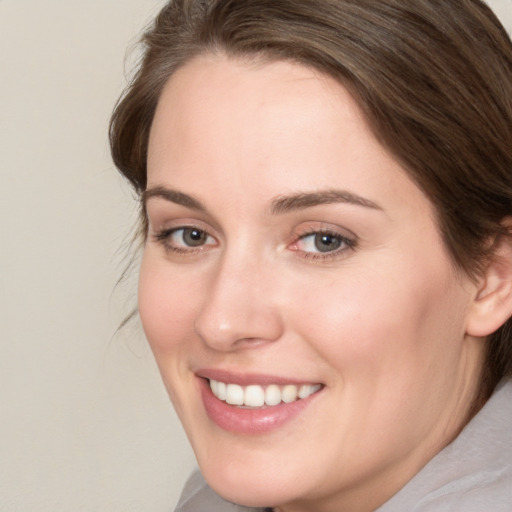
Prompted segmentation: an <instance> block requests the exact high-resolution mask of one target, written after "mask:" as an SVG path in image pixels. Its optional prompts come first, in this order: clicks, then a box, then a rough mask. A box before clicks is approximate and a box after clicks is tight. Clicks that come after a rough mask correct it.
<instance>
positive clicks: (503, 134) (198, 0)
mask: <svg viewBox="0 0 512 512" xmlns="http://www.w3.org/2000/svg"><path fill="white" fill-rule="evenodd" d="M142 43H143V46H144V54H143V58H142V61H141V65H140V67H139V69H138V72H137V73H136V75H135V77H134V79H133V80H132V82H131V84H130V85H129V87H128V88H127V90H126V91H125V94H124V95H123V96H122V98H121V99H120V101H119V103H118V104H117V106H116V108H115V111H114V113H113V115H112V119H111V125H110V143H111V150H112V156H113V159H114V163H115V164H116V166H117V167H118V168H119V170H120V171H121V172H122V174H123V175H124V176H125V177H126V178H127V179H128V180H129V181H130V182H131V184H132V185H133V186H134V188H135V190H136V191H137V192H138V193H139V194H140V193H141V192H143V191H144V189H145V187H146V178H147V176H146V159H147V148H148V139H149V132H150V128H151V124H152V120H153V115H154V112H155V109H156V105H157V103H158V99H159V96H160V93H161V91H162V88H163V87H164V85H165V83H166V82H167V80H168V79H169V77H170V76H171V75H172V74H173V73H174V72H175V71H176V69H178V68H179V67H180V66H182V65H183V64H185V63H186V62H188V61H189V60H191V59H192V58H193V57H194V56H196V55H199V54H202V53H207V52H210V53H212V52H213V53H215V52H223V53H225V54H227V55H231V56H241V57H250V56H262V57H264V58H267V59H285V60H292V61H294V62H298V63H301V64H304V65H306V66H309V67H313V68H315V69H317V70H319V71H321V72H322V73H326V74H328V75H330V76H332V77H334V78H336V79H337V80H339V81H340V82H341V83H342V85H344V86H345V87H347V89H348V90H349V91H350V92H351V93H352V94H353V96H354V98H355V99H356V101H357V102H358V104H359V106H360V107H361V108H362V110H363V112H364V113H365V115H366V118H367V120H368V122H369V125H370V126H371V128H372V129H373V131H374V133H375V135H376V137H377V138H378V139H379V140H380V142H381V143H382V144H383V145H384V146H385V147H387V148H388V149H389V150H390V151H391V152H392V154H394V156H395V157H396V158H397V159H398V160H399V161H400V162H401V164H402V165H403V167H404V169H405V171H406V172H407V173H408V174H409V176H410V177H411V179H413V180H414V181H415V182H416V184H417V185H418V186H419V187H420V188H421V189H422V190H423V192H424V193H425V194H426V195H427V197H428V198H429V199H430V200H431V202H432V203H433V205H434V206H435V209H436V212H437V216H438V222H439V226H440V229H441V231H442V234H443V237H444V240H445V243H446V246H447V247H448V248H449V251H450V253H451V256H452V259H453V261H454V263H455V264H456V265H457V266H458V267H459V268H461V269H462V270H464V271H465V272H466V273H467V274H468V275H470V276H472V277H476V276H478V275H479V274H480V273H481V272H482V270H483V268H484V267H485V264H486V262H487V261H488V259H489V258H490V257H492V248H493V244H490V243H489V241H492V240H494V241H496V240H498V239H499V238H500V237H502V236H509V233H508V231H506V230H505V228H504V223H503V221H504V219H505V218H506V217H508V216H511V215H512V43H511V41H510V38H509V36H508V35H507V33H506V31H505V29H504V28H503V26H502V25H501V24H500V22H499V21H498V19H497V18H496V16H495V15H494V14H493V13H492V11H491V10H490V9H489V8H488V7H487V6H486V5H485V4H484V3H483V2H481V1H480V0H321V1H319V0H174V1H170V2H169V3H168V4H166V6H165V7H164V8H163V9H162V11H161V12H160V14H159V15H158V16H157V18H156V19H155V21H154V23H153V25H152V26H151V27H150V28H149V30H148V31H147V32H146V33H145V35H144V37H143V40H142ZM142 221H143V224H144V225H145V217H144V215H143V218H142ZM488 347H489V348H488V355H487V364H486V368H485V369H484V377H483V379H484V386H483V387H482V389H485V391H484V393H485V394H488V393H490V391H492V389H493V388H494V387H495V385H496V384H497V382H498V381H499V380H500V379H501V378H502V377H503V376H505V375H512V321H511V320H509V321H508V322H507V323H506V324H505V325H504V326H503V327H501V328H500V329H499V330H498V331H497V332H495V333H494V334H492V335H491V336H490V337H489V340H488Z"/></svg>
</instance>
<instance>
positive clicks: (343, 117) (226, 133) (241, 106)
mask: <svg viewBox="0 0 512 512" xmlns="http://www.w3.org/2000/svg"><path fill="white" fill-rule="evenodd" d="M255 177H257V183H255V182H254V180H255ZM160 185H166V186H167V185H168V186H171V187H173V188H180V189H182V190H183V191H184V192H187V193H192V194H193V195H198V194H199V195H201V194H203V192H205V193H207V192H212V193H213V192H217V193H218V194H220V195H221V194H222V193H225V191H226V187H229V189H230V190H231V192H232V193H238V194H245V196H246V197H247V196H248V195H251V196H254V197H258V196H260V197H261V198H262V199H268V198H269V196H275V195H278V194H280V193H289V192H300V191H302V190H307V191H311V190H317V189H330V188H333V187H338V188H339V187H343V188H344V189H349V190H352V191H353V192H355V193H357V194H359V195H365V197H367V199H368V200H370V201H375V202H376V203H380V199H381V198H380V196H382V193H383V192H389V195H390V196H393V195H396V193H397V190H395V189H397V188H398V189H399V190H398V194H399V195H400V196H401V197H402V198H403V199H407V198H409V197H415V196H422V194H421V192H420V191H419V190H418V189H417V187H416V186H415V185H413V184H412V182H411V181H410V180H409V179H408V177H407V175H406V174H405V172H404V171H403V169H402V168H401V167H400V165H399V164H398V163H397V162H396V161H395V159H394V158H393V157H392V156H391V155H390V154H389V153H388V152H387V150H386V149H385V148H384V147H382V146H381V145H380V144H379V143H378V142H377V140H376V139H375V137H374V136H373V134H372V131H371V129H370V127H369V126H368V124H367V122H366V120H365V118H364V116H363V114H362V111H361V109H360V108H359V106H358V105H357V103H356V102H355V101H354V99H353V98H352V96H351V95H350V93H349V92H348V91H347V90H346V89H345V88H344V87H343V86H341V85H340V84H339V83H338V82H337V81H335V80H334V79H332V78H330V77H327V76H325V75H322V74H320V73H319V72H317V71H315V70H312V69H310V68H307V67H304V66H301V65H298V64H295V63H291V62H286V61H277V62H266V63H265V62H261V61H249V60H234V59H231V58H228V57H225V56H219V55H205V56H201V57H198V58H196V59H194V60H192V61H191V62H189V63H188V64H186V65H185V66H183V67H182V68H180V69H179V70H178V71H177V72H176V73H175V74H174V75H173V76H172V77H171V79H170V80H169V81H168V83H167V84H166V86H165V88H164V90H163V93H162V96H161V98H160V101H159V104H158V108H157V111H156V114H155V118H154V122H153V126H152V129H151V136H150V145H149V155H148V186H160ZM404 187H405V188H404ZM405 189H407V190H405ZM409 189H411V190H412V191H413V192H414V193H413V194H412V196H411V193H410V190H409ZM363 192H364V194H361V193H363ZM372 196H373V197H372ZM423 199H424V198H423Z"/></svg>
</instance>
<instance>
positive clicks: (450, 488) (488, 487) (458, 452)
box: [175, 380, 512, 512]
mask: <svg viewBox="0 0 512 512" xmlns="http://www.w3.org/2000/svg"><path fill="white" fill-rule="evenodd" d="M264 511H265V509H262V508H248V507H242V506H240V505H235V504H234V503H230V502H228V501H225V500H224V499H222V498H221V497H220V496H218V495H217V494H215V493H214V492H213V491H212V490H211V489H210V488H209V487H208V485H207V484H206V482H205V481H204V479H203V477H202V476H201V474H200V473H199V472H195V473H193V474H192V476H191V477H190V478H189V480H188V482H187V483H186V485H185V488H184V490H183V493H182V496H181V499H180V501H179V503H178V505H177V507H176V509H175V512H264ZM511 511H512V380H507V381H505V382H502V383H501V384H500V385H499V386H498V388H497V389H496V391H495V392H494V394H493V395H492V397H491V398H490V399H489V401H488V402H487V403H486V404H485V406H484V407H483V408H482V409H481V410H480V412H479V413H478V414H477V415H476V416H475V417H474V418H473V419H472V420H471V421H470V422H469V424H468V425H466V427H465V428H464V430H463V431H462V432H461V433H460V434H459V436H458V437H457V438H456V439H455V440H454V441H453V442H452V443H451V444H449V445H448V446H447V447H446V448H445V449H444V450H442V451H441V452H440V453H438V454H437V455H436V456H435V457H434V458H433V459H432V460H431V461H430V462H429V463H428V464H427V465H426V466H425V467H424V468H423V469H422V470H421V471H420V472H419V473H418V474H416V475H415V476H414V477H413V478H412V479H411V480H410V481H409V482H408V483H407V484H406V485H405V486H404V487H403V488H402V489H401V490H400V491H398V492H397V494H395V495H394V496H393V497H392V498H391V499H390V500H389V501H387V502H386V503H384V505H382V506H381V507H379V508H378V509H377V510H376V511H375V512H511ZM340 512H341V511H340Z"/></svg>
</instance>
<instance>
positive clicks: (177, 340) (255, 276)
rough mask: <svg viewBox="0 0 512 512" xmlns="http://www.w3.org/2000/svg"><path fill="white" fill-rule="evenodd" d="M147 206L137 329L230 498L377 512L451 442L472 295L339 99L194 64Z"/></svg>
mask: <svg viewBox="0 0 512 512" xmlns="http://www.w3.org/2000/svg"><path fill="white" fill-rule="evenodd" d="M145 201H146V209H147V215H148V219H149V232H148V237H147V243H146V246H145V250H144V256H143V261H142V268H141V274H140V289H139V307H140V315H141V319H142V323H143V326H144V330H145V333H146V335H147V338H148V340H149V343H150V345H151V348H152V350H153V352H154V354H155V357H156V361H157V363H158V366H159V368H160V371H161V373H162V376H163V380H164V382H165V385H166V387H167V389H168V392H169V394H170V396H171V399H172V401H173V403H174V406H175V408H176V410H177V412H178V414H179V416H180V418H181V421H182V422H183V425H184V427H185V430H186V432H187V434H188V436H189V438H190V441H191V443H192V445H193V448H194V450H195V453H196V455H197V458H198V461H199V464H200V467H201V470H202V472H203V475H204V476H205V478H206V479H207V481H208V482H209V483H210V485H211V486H212V487H213V488H214V489H215V490H216V491H217V492H218V493H219V494H221V495H222V496H224V497H226V498H227V499H229V500H232V501H235V502H238V503H241V504H246V505H253V506H254V505H260V506H272V505H281V506H282V509H283V510H286V505H287V504H293V505H294V507H296V508H294V510H310V509H311V510H317V511H318V510H324V509H325V510H329V509H340V510H341V508H336V507H340V506H341V505H342V506H343V507H346V509H347V510H373V509H374V508H375V507H376V506H378V505H379V504H380V503H382V502H383V501H385V500H386V499H387V498H389V497H390V496H391V495H392V494H393V493H394V492H396V491H397V489H399V488H400V487H401V486H402V485H403V484H404V483H405V482H406V481H407V480H408V479H410V478H411V476H412V475H414V474H415V473H416V472H417V471H418V470H419V469H420V468H421V467H422V466H423V465H424V464H425V463H426V461H427V460H429V459H430V458H431V457H432V456H433V454H435V453H436V452H438V451H439V450H440V449H441V448H442V447H443V446H444V445H445V444H447V443H448V442H449V441H450V440H451V439H452V438H453V437H454V436H455V435H456V434H457V432H458V430H459V429H460V427H461V426H462V425H463V424H464V422H465V420H466V417H467V413H468V409H469V407H470V405H471V401H472V399H473V397H474V395H475V392H476V389H477V385H478V383H477V381H478V369H479V368H480V367H481V364H482V358H483V354H482V348H481V343H480V342H479V341H478V340H476V339H473V338H471V337H469V336H468V335H467V334H466V322H467V320H468V317H469V316H470V314H471V304H472V300H473V298H474V296H475V293H476V292H475V286H474V285H473V284H472V283H471V282H470V281H469V280H468V279H466V278H465V277H464V276H461V275H460V273H458V272H457V271H455V270H454V267H453V266H452V263H451V260H450V258H449V255H448V254H447V251H446V250H445V248H444V246H443V243H442V241H441V238H440V234H439V232H438V229H437V226H436V222H435V220H434V213H433V211H432V207H431V204H430V202H429V201H428V200H427V198H426V197H425V196H424V194H423V193H422V192H421V191H420V189H419V188H418V187H417V186H415V184H413V182H412V181H411V180H410V179H409V178H408V177H407V175H406V173H405V172H404V171H403V170H402V169H401V167H400V165H399V164H398V163H397V162H396V161H395V160H394V159H393V157H392V156H390V154H389V153H388V152H387V151H386V150H385V149H383V148H382V147H381V146H380V145H379V143H378V142H377V140H376V139H375V138H374V136H373V135H372V132H371V130H370V129H369V128H368V126H367V124H366V123H365V120H364V118H363V116H362V114H361V112H360V110H359V108H358V106H357V105H356V103H355V102H354V101H353V99H352V98H351V96H350V95H349V94H348V93H347V91H346V90H345V89H344V88H343V87H342V86H340V85H339V84H338V83H337V82H335V81H333V80H332V79H329V78H326V77H325V76H322V75H320V74H319V73H317V72H314V71H312V70H310V69H307V68H305V67H302V66H299V65H296V64H292V63H286V62H276V63H257V62H249V61H235V60H233V59H228V58H226V57H223V56H218V55H217V56H203V57H200V58H197V59H196V60H193V61H192V62H190V63H189V64H187V65H185V66H184V67H183V68H181V69H180V70H179V71H178V72H176V73H175V75H174V76H173V77H172V78H171V79H170V81H169V82H168V84H167V85H166V88H165V89H164V92H163V94H162V97H161V100H160V103H159V105H158V108H157V112H156V116H155V119H154V123H153V126H152V131H151V137H150V145H149V158H148V190H147V192H146V194H145ZM212 382H213V384H212ZM211 387H213V391H212V390H211ZM297 395H298V396H297ZM301 397H303V398H301ZM265 402H266V403H265Z"/></svg>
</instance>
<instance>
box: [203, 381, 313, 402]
mask: <svg viewBox="0 0 512 512" xmlns="http://www.w3.org/2000/svg"><path fill="white" fill-rule="evenodd" d="M209 383H210V389H211V390H212V393H213V394H214V395H215V397H216V398H218V399H219V400H222V401H223V402H226V403H227V404H229V405H236V406H239V407H248V408H259V407H273V406H276V405H279V404H281V403H285V404H289V403H291V402H295V401H297V400H302V399H304V398H307V397H309V396H311V395H313V394H314V393H316V392H318V391H319V390H320V389H321V388H322V385H321V384H302V385H300V386H297V385H295V384H285V385H282V386H281V385H277V384H270V385H267V386H260V385H258V384H251V385H249V386H240V385H239V384H231V383H226V382H221V381H217V380H213V379H209Z"/></svg>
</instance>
